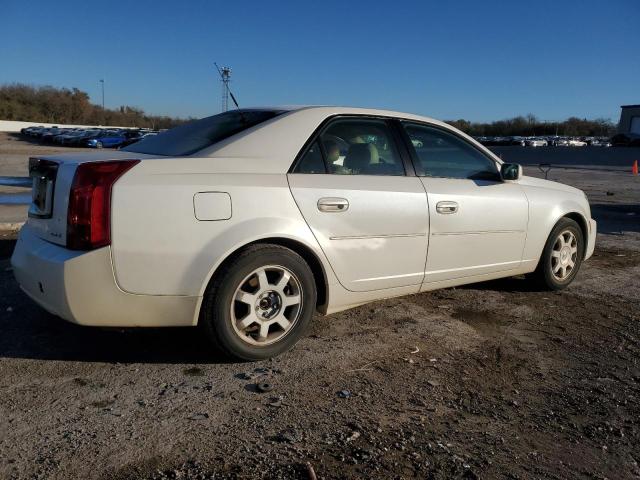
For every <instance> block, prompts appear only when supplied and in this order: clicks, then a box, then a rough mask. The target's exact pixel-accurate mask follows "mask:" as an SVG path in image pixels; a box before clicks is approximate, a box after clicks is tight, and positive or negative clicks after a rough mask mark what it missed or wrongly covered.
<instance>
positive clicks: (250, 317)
mask: <svg viewBox="0 0 640 480" xmlns="http://www.w3.org/2000/svg"><path fill="white" fill-rule="evenodd" d="M302 302H303V292H302V287H301V283H300V281H299V280H298V278H297V277H296V276H295V275H294V274H293V273H292V272H291V271H290V270H288V269H286V268H285V267H282V266H279V265H269V266H265V267H260V268H257V269H255V270H254V271H253V272H251V273H250V274H249V275H247V276H246V277H245V278H244V280H242V282H240V285H239V286H238V288H237V289H236V291H235V293H234V295H233V299H232V301H231V323H232V326H233V330H234V331H235V333H236V334H237V335H238V337H239V338H240V339H242V341H244V342H246V343H249V344H251V345H254V346H266V345H270V344H272V343H274V342H277V341H279V340H282V338H284V336H285V335H287V334H288V333H289V332H290V331H291V329H292V328H293V326H294V325H295V324H296V322H297V321H298V319H299V317H300V313H301V312H302Z"/></svg>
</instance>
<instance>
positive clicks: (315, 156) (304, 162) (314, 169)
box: [295, 140, 327, 173]
mask: <svg viewBox="0 0 640 480" xmlns="http://www.w3.org/2000/svg"><path fill="white" fill-rule="evenodd" d="M295 173H327V169H326V168H325V166H324V160H323V158H322V151H321V150H320V145H319V144H318V141H317V140H316V141H315V142H313V143H312V144H311V146H310V147H309V149H308V150H307V153H305V154H304V156H303V157H302V158H301V159H300V162H299V163H298V165H297V166H296V170H295Z"/></svg>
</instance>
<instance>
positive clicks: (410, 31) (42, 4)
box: [0, 0, 640, 121]
mask: <svg viewBox="0 0 640 480" xmlns="http://www.w3.org/2000/svg"><path fill="white" fill-rule="evenodd" d="M0 4H1V9H2V15H1V16H0V83H10V82H22V83H28V84H34V85H54V86H59V87H62V86H64V87H77V88H79V89H81V90H84V91H87V92H88V93H89V94H90V95H91V98H92V100H93V101H94V102H96V103H99V102H100V87H99V83H98V80H99V79H101V78H104V79H105V85H106V87H105V90H106V104H107V107H112V108H113V107H118V106H120V105H132V106H138V107H141V108H143V109H145V110H146V111H148V112H151V113H155V114H168V115H178V116H194V117H202V116H206V115H210V114H213V113H217V112H219V110H220V90H221V88H220V83H219V80H218V77H217V73H216V71H215V69H214V66H213V62H214V61H217V62H218V64H221V65H229V66H231V67H232V69H233V75H232V84H231V86H232V91H233V92H234V93H235V94H236V96H237V98H238V101H239V102H240V104H241V106H250V105H276V104H335V105H356V106H366V107H380V108H389V109H396V110H401V111H408V112H413V113H418V114H423V115H428V116H432V117H435V118H441V119H457V118H466V119H469V120H474V121H486V120H498V119H501V118H506V117H510V116H514V115H517V114H527V113H533V114H534V115H536V116H538V117H539V118H541V119H543V120H557V119H564V118H566V117H568V116H570V115H576V116H579V117H589V118H595V117H606V118H611V119H613V120H614V121H617V119H618V116H619V106H620V105H621V104H627V103H640V27H639V25H640V1H639V0H609V1H607V2H603V1H601V0H598V1H596V0H583V1H578V0H563V1H560V0H554V1H551V0H538V1H536V2H530V1H507V0H505V1H495V0H483V1H478V0H473V1H471V0H470V1H463V0H458V1H455V2H443V1H418V0H416V1H401V0H396V1H393V2H392V1H385V2H376V1H372V0H368V1H347V0H342V1H322V2H317V1H316V2H306V1H302V0H300V1H277V2H276V1H255V2H254V1H239V0H235V1H231V2H229V1H227V2H214V1H205V0H193V1H189V0H183V1H181V2H178V1H164V0H161V1H160V0H158V1H150V0H149V1H146V0H135V1H129V2H108V1H104V0H103V1H100V2H97V1H93V0H82V1H58V2H52V1H51V0H47V1H40V0H28V1H24V0H0Z"/></svg>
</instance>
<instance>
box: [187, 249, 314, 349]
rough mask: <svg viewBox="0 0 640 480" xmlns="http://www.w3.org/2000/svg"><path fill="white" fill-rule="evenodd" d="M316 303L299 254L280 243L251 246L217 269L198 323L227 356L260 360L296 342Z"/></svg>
mask: <svg viewBox="0 0 640 480" xmlns="http://www.w3.org/2000/svg"><path fill="white" fill-rule="evenodd" d="M315 304H316V286H315V281H314V277H313V273H312V271H311V269H310V268H309V266H308V265H307V263H306V262H305V261H304V260H303V259H302V257H300V256H299V255H298V254H297V253H295V252H294V251H292V250H290V249H288V248H285V247H281V246H278V245H254V246H251V247H248V248H246V249H245V250H243V251H242V252H240V253H239V254H238V255H237V256H236V257H235V258H233V259H232V260H231V261H230V262H228V263H227V264H226V265H224V266H223V267H222V270H221V271H220V272H219V273H217V274H216V276H215V278H214V279H213V281H212V283H211V284H210V286H209V288H207V291H206V293H205V296H204V299H203V303H202V307H201V310H200V322H199V323H200V327H201V328H202V329H203V330H204V331H205V333H206V334H207V336H208V337H209V339H210V340H211V341H212V342H213V344H214V345H215V346H216V347H218V349H219V350H221V351H222V352H223V353H225V354H226V355H227V356H230V357H233V358H236V359H240V360H250V361H253V360H262V359H266V358H271V357H274V356H276V355H279V354H281V353H283V352H285V351H287V350H289V349H290V348H291V347H292V346H293V345H294V344H295V343H296V342H297V341H298V339H299V338H300V337H301V336H302V335H303V334H304V332H305V330H306V329H307V327H308V326H309V323H310V322H311V317H312V316H313V311H314V310H315Z"/></svg>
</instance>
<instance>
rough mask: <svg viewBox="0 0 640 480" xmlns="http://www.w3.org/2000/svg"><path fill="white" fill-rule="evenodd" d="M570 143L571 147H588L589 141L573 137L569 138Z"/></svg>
mask: <svg viewBox="0 0 640 480" xmlns="http://www.w3.org/2000/svg"><path fill="white" fill-rule="evenodd" d="M568 143H569V146H570V147H586V146H587V142H585V141H584V140H580V139H578V138H572V139H570V140H569V142H568Z"/></svg>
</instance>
